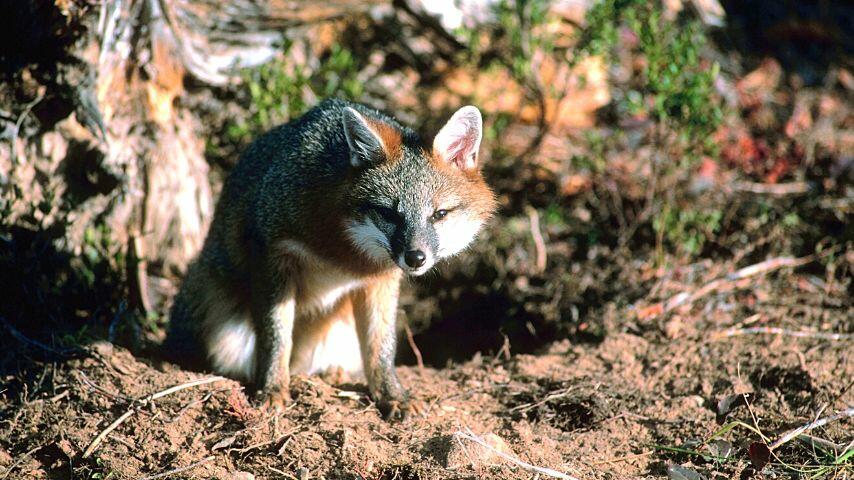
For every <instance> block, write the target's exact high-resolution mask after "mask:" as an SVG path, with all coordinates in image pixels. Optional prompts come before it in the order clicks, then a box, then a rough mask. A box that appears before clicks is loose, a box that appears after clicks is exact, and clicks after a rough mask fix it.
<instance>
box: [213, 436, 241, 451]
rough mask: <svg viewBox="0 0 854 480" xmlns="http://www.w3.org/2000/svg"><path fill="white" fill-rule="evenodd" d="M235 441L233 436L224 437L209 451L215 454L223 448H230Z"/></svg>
mask: <svg viewBox="0 0 854 480" xmlns="http://www.w3.org/2000/svg"><path fill="white" fill-rule="evenodd" d="M236 439H237V437H235V436H233V435H232V436H230V437H225V438H223V439H222V440H220V441H218V442H216V443H215V444H214V446H213V447H211V451H212V452H215V451H217V450H222V449H223V448H227V447H230V446H231V444H232V443H234V441H235V440H236Z"/></svg>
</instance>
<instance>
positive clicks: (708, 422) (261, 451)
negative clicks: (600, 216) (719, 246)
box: [0, 266, 854, 479]
mask: <svg viewBox="0 0 854 480" xmlns="http://www.w3.org/2000/svg"><path fill="white" fill-rule="evenodd" d="M717 268H722V267H717ZM696 269H697V266H693V267H691V271H692V272H694V273H696ZM688 270H689V269H688V268H687V267H686V268H684V269H674V270H673V271H670V272H668V273H667V275H663V274H661V272H659V274H660V276H661V278H659V279H658V281H657V282H656V285H657V288H653V289H652V290H653V291H655V292H656V293H655V295H656V296H653V295H652V294H650V295H649V296H648V298H647V299H641V301H639V302H638V303H637V304H636V305H637V306H636V307H619V306H617V305H615V304H608V305H605V308H603V309H601V310H599V312H600V313H595V314H591V316H593V315H596V316H598V318H596V319H593V318H590V319H587V321H593V320H596V321H599V322H601V324H602V326H603V327H604V329H605V330H606V331H607V332H608V333H607V334H606V335H604V336H603V337H602V338H601V339H600V340H599V341H597V342H583V341H580V340H579V339H574V340H573V341H570V340H561V341H557V342H554V343H551V344H549V345H545V346H543V347H541V348H539V349H538V350H537V351H536V353H535V354H514V353H513V352H514V347H513V345H512V343H507V344H506V345H505V347H504V348H503V349H499V350H498V351H497V353H495V354H493V355H488V356H487V355H481V354H480V353H477V354H475V355H474V356H473V357H472V358H470V359H469V360H467V361H464V362H461V363H454V362H451V361H448V364H447V365H446V366H445V367H444V368H433V367H424V368H419V367H418V366H401V367H399V373H400V376H401V379H402V381H403V382H404V383H405V384H406V385H407V386H408V387H409V388H410V390H411V392H412V395H413V397H414V398H415V399H417V400H419V401H421V402H424V404H425V405H426V406H427V408H426V413H425V414H424V415H423V416H417V417H415V418H412V419H410V420H408V421H406V422H404V423H398V424H394V423H387V422H385V421H383V420H382V419H381V418H380V417H379V415H378V412H377V410H376V408H375V407H374V406H373V405H372V404H371V402H370V400H369V399H368V398H367V396H366V394H365V389H364V386H363V385H358V384H356V385H353V384H345V385H330V384H328V383H326V382H325V381H324V380H322V379H320V378H315V377H311V378H306V377H297V378H295V379H294V380H293V382H292V394H293V397H294V401H293V403H292V404H291V405H290V406H289V407H288V408H287V409H286V411H284V412H281V413H279V414H270V413H266V412H264V411H262V410H260V409H257V408H255V407H254V406H253V404H252V401H251V399H250V398H248V397H247V396H246V394H245V393H244V391H243V389H242V387H241V385H240V384H239V383H237V382H234V381H231V380H222V381H217V382H213V383H209V384H206V385H202V386H196V387H192V388H187V389H183V390H180V391H177V392H175V393H173V394H170V395H166V396H164V397H162V398H159V399H157V400H154V401H150V402H142V403H140V402H137V403H134V402H133V400H134V399H143V398H145V397H146V396H148V395H151V394H154V393H156V392H160V391H163V390H165V389H167V388H169V387H172V386H174V385H179V384H182V383H184V382H188V381H191V380H194V379H199V378H203V377H205V375H204V374H203V373H198V372H187V371H182V370H180V369H178V368H177V367H175V366H173V365H170V364H167V363H163V362H161V361H160V360H158V359H157V357H156V354H151V353H150V352H149V353H142V354H141V355H139V356H134V355H133V354H131V353H130V352H129V351H128V350H126V349H124V348H121V347H118V346H113V345H111V344H109V343H106V342H98V343H94V344H92V345H89V346H88V347H86V349H85V350H81V351H62V352H59V351H56V350H52V347H47V346H46V345H41V346H39V345H37V344H34V343H32V341H30V343H27V341H26V339H25V338H24V337H21V336H20V335H19V337H18V338H17V339H16V340H13V339H9V340H7V345H8V346H10V347H11V348H7V349H6V353H5V354H4V355H3V358H2V365H3V367H4V368H3V372H6V373H5V376H4V378H3V385H4V387H3V393H2V396H3V401H2V402H0V468H2V470H0V478H36V479H37V478H142V477H147V478H151V477H153V476H156V475H159V474H165V473H166V472H172V471H174V472H175V473H174V474H173V475H172V477H173V478H252V477H251V476H249V475H247V472H248V473H251V474H252V475H254V476H255V478H301V479H302V478H328V479H338V478H341V479H393V478H397V479H415V478H424V479H434V478H496V479H498V478H501V479H505V478H519V479H522V478H526V479H527V478H547V475H545V474H540V475H539V477H537V474H535V473H534V472H532V471H530V470H528V469H526V468H524V467H521V466H519V465H518V464H517V463H514V462H511V461H509V460H506V459H504V458H502V457H501V456H499V455H497V454H495V453H494V450H499V451H501V452H504V453H505V455H509V456H511V457H512V458H514V459H517V460H520V461H522V462H525V463H527V464H531V465H535V466H539V467H545V468H550V469H554V470H557V471H560V472H565V473H566V474H569V475H572V476H575V477H578V478H585V479H587V478H589V479H593V478H603V479H604V478H651V477H661V476H664V475H666V472H667V468H668V466H670V465H673V464H677V465H682V466H684V467H685V468H689V469H691V470H694V471H697V472H701V473H703V474H704V475H706V477H707V478H735V477H739V476H740V477H742V478H749V477H751V476H756V477H757V478H777V477H779V476H780V475H781V474H784V475H792V474H791V471H789V470H786V469H784V467H783V466H782V465H781V464H780V462H787V463H791V464H798V463H801V462H806V461H808V457H809V455H808V454H806V453H804V452H805V450H804V449H803V447H802V445H803V443H802V442H799V441H793V442H791V443H788V444H786V445H783V446H782V447H780V448H779V449H778V450H777V451H776V452H775V454H776V455H777V458H776V459H772V463H771V464H770V465H769V466H766V467H765V469H764V470H763V471H762V473H759V474H758V473H757V472H756V471H755V469H754V467H753V466H752V465H751V462H750V460H749V455H748V447H749V445H750V443H751V442H754V441H757V440H760V438H759V436H758V435H757V434H756V433H753V432H751V431H749V430H748V429H747V428H744V427H741V426H737V427H735V428H733V429H732V430H730V431H728V432H724V433H723V434H722V435H721V436H720V438H721V439H724V440H727V441H729V442H731V445H732V448H733V451H732V453H731V454H730V456H729V459H727V460H725V461H714V460H710V459H704V458H703V457H701V456H698V455H691V454H686V453H679V452H678V451H676V450H675V449H684V450H683V451H689V450H690V451H696V452H700V453H705V454H708V453H709V451H710V450H709V448H710V446H709V445H708V444H706V445H704V444H702V443H701V442H703V441H704V440H708V439H709V438H710V437H711V436H712V434H714V433H715V432H718V431H720V430H721V429H722V428H723V425H727V424H730V423H731V422H733V421H735V420H738V421H741V422H743V423H744V424H746V425H749V426H751V427H754V428H757V429H758V430H761V431H762V432H763V434H764V435H766V436H767V437H768V439H769V441H770V440H773V439H775V438H777V437H778V436H780V435H781V434H782V433H784V432H785V431H786V430H788V429H790V428H793V427H795V426H798V425H801V424H803V423H807V422H809V421H810V420H813V419H814V418H815V416H816V415H817V414H820V412H823V414H825V415H826V414H829V413H832V412H834V411H836V410H840V409H842V408H845V407H847V406H850V405H852V404H854V390H852V380H854V360H852V356H851V351H852V340H851V338H850V335H848V336H847V338H842V339H836V340H833V339H826V338H811V337H806V338H797V337H794V336H791V335H787V334H783V335H773V334H740V335H732V336H724V335H723V334H722V332H724V331H726V329H728V328H731V327H751V326H763V325H771V324H773V325H775V326H782V327H785V328H788V327H791V328H792V329H793V330H798V331H812V330H823V331H830V330H834V331H845V330H849V331H850V329H851V318H852V313H854V308H852V303H851V297H850V295H849V292H848V291H847V288H845V286H844V285H839V284H838V283H836V284H833V283H825V281H824V280H823V279H820V278H819V277H818V276H816V275H814V274H812V273H811V271H810V269H809V267H805V268H800V269H796V270H794V271H792V270H787V269H783V270H780V271H778V272H776V273H772V274H769V275H767V276H764V277H763V276H759V277H754V278H751V279H749V281H748V282H742V283H740V284H735V285H732V288H730V289H718V291H717V292H715V293H712V294H711V295H709V296H707V297H705V298H702V299H698V300H697V301H696V302H695V303H694V305H693V306H691V307H684V308H682V309H681V310H676V311H674V312H672V313H670V314H668V315H661V316H655V315H654V313H653V314H650V313H649V312H650V311H653V312H654V310H655V306H654V305H655V304H654V302H655V301H656V300H658V299H663V298H668V297H669V296H670V295H671V294H672V293H674V292H679V291H689V292H690V291H697V290H698V288H699V287H700V286H701V285H703V284H705V283H706V282H707V281H708V280H710V279H712V278H717V277H719V276H720V274H722V273H723V272H722V271H719V270H716V269H714V268H709V269H707V271H706V272H705V273H704V274H699V275H697V274H695V275H693V276H692V277H691V278H693V280H692V279H691V278H689V276H686V275H685V272H687V271H688ZM736 304H738V305H745V304H747V305H753V309H754V310H755V311H757V313H758V314H757V315H754V316H753V317H752V318H751V317H747V320H746V321H745V317H744V316H743V315H742V314H741V311H740V310H739V308H742V307H739V308H736V306H735V305H736ZM642 305H652V307H645V308H643V309H642V308H641V306H642ZM640 310H644V312H642V313H640V314H639V313H638V312H639V311H640ZM750 322H754V323H750ZM787 325H788V326H787ZM15 332H16V333H18V332H17V331H15ZM433 333H434V334H435V332H433ZM402 343H404V344H405V343H406V342H405V340H404V341H402ZM427 347H428V345H422V346H421V348H424V349H425V350H426V348H427ZM46 348H47V350H46ZM61 356H65V357H70V358H66V359H61V358H60V357H61ZM75 357H76V358H75ZM740 393H751V395H750V396H749V397H748V398H749V401H748V406H744V405H742V406H739V407H733V408H732V409H731V411H729V412H726V411H723V412H722V411H720V409H719V408H720V407H719V406H718V404H719V401H720V400H722V399H723V398H725V397H727V396H730V395H733V394H740ZM130 407H134V408H135V411H134V413H133V414H131V415H130V417H129V418H127V419H126V420H125V421H124V422H122V423H121V424H120V425H119V426H118V427H117V428H116V429H115V430H113V431H111V432H110V433H109V434H108V435H106V437H104V439H103V441H102V442H101V443H100V444H99V445H98V446H97V448H96V449H95V450H94V453H93V454H92V455H91V456H90V457H88V458H83V455H82V452H83V451H84V450H85V449H86V447H87V446H88V445H89V444H90V443H91V442H92V441H93V440H94V439H95V438H96V436H98V434H99V433H100V432H102V431H103V430H105V429H106V428H107V427H108V425H110V424H111V423H112V422H113V421H114V420H116V419H117V418H118V417H119V416H121V415H122V414H123V413H124V412H126V411H127V410H128V409H129V408H130ZM853 430H854V421H852V419H851V418H848V419H842V420H839V421H835V422H831V423H830V424H829V425H827V426H826V427H823V428H820V429H816V430H813V431H812V434H813V435H815V436H818V437H821V438H823V439H826V440H828V441H830V442H836V443H841V444H843V445H844V444H846V443H847V442H850V441H851V432H852V431H853ZM468 435H475V436H478V437H479V438H481V439H483V441H484V442H485V443H487V444H489V445H491V446H492V449H494V450H491V449H487V448H484V447H481V446H479V445H478V444H477V443H475V442H474V441H472V440H471V439H470V438H467V436H468ZM805 455H807V457H805ZM187 467H189V468H187ZM837 473H839V472H837ZM848 473H849V474H850V471H849V472H848ZM832 474H833V472H832V471H831V472H830V475H831V476H832ZM241 475H242V476H241ZM157 478H163V477H157Z"/></svg>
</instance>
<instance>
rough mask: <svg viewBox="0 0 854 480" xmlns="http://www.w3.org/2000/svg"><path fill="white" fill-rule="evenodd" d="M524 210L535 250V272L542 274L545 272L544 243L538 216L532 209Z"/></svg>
mask: <svg viewBox="0 0 854 480" xmlns="http://www.w3.org/2000/svg"><path fill="white" fill-rule="evenodd" d="M525 210H526V211H527V213H528V219H529V220H530V222H531V237H532V238H533V239H534V247H535V248H536V250H537V260H536V264H535V265H536V267H537V270H536V272H537V273H543V272H544V271H545V270H546V242H545V240H543V233H542V232H541V231H540V214H539V213H537V210H536V209H535V208H533V207H527V208H526V209H525Z"/></svg>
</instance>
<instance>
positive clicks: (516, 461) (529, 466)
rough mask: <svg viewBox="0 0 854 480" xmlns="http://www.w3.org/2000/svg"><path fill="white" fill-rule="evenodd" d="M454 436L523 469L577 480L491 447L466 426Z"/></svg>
mask: <svg viewBox="0 0 854 480" xmlns="http://www.w3.org/2000/svg"><path fill="white" fill-rule="evenodd" d="M454 436H455V437H457V438H458V439H460V438H462V439H466V440H469V441H471V442H474V443H476V444H478V445H480V446H481V447H483V448H485V449H487V450H489V451H491V452H492V453H494V454H496V455H498V456H499V457H501V458H503V459H505V460H507V461H508V462H510V463H513V464H515V465H518V466H520V467H522V468H524V469H525V470H529V471H532V472H536V473H539V474H542V475H548V476H550V477H554V478H562V479H564V480H578V479H577V478H576V477H573V476H571V475H567V474H565V473H562V472H558V471H557V470H553V469H551V468H545V467H538V466H536V465H532V464H530V463H528V462H525V461H523V460H521V459H519V458H518V457H515V456H513V455H510V454H508V453H504V452H502V451H501V450H498V449H496V448H495V447H493V446H492V445H490V444H488V443H486V441H484V440H483V439H482V438H480V437H478V436H477V435H475V434H474V432H472V431H471V430H469V429H468V428H466V429H465V431H462V430H457V431H456V432H454Z"/></svg>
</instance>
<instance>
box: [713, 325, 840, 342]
mask: <svg viewBox="0 0 854 480" xmlns="http://www.w3.org/2000/svg"><path fill="white" fill-rule="evenodd" d="M760 333H766V334H769V335H784V336H788V337H797V338H820V339H822V340H854V334H851V333H828V332H804V331H798V330H788V329H785V328H779V327H750V328H729V329H727V330H724V331H721V332H716V333H714V334H712V338H713V339H714V340H720V339H722V338H729V337H735V336H738V335H752V334H760Z"/></svg>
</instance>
